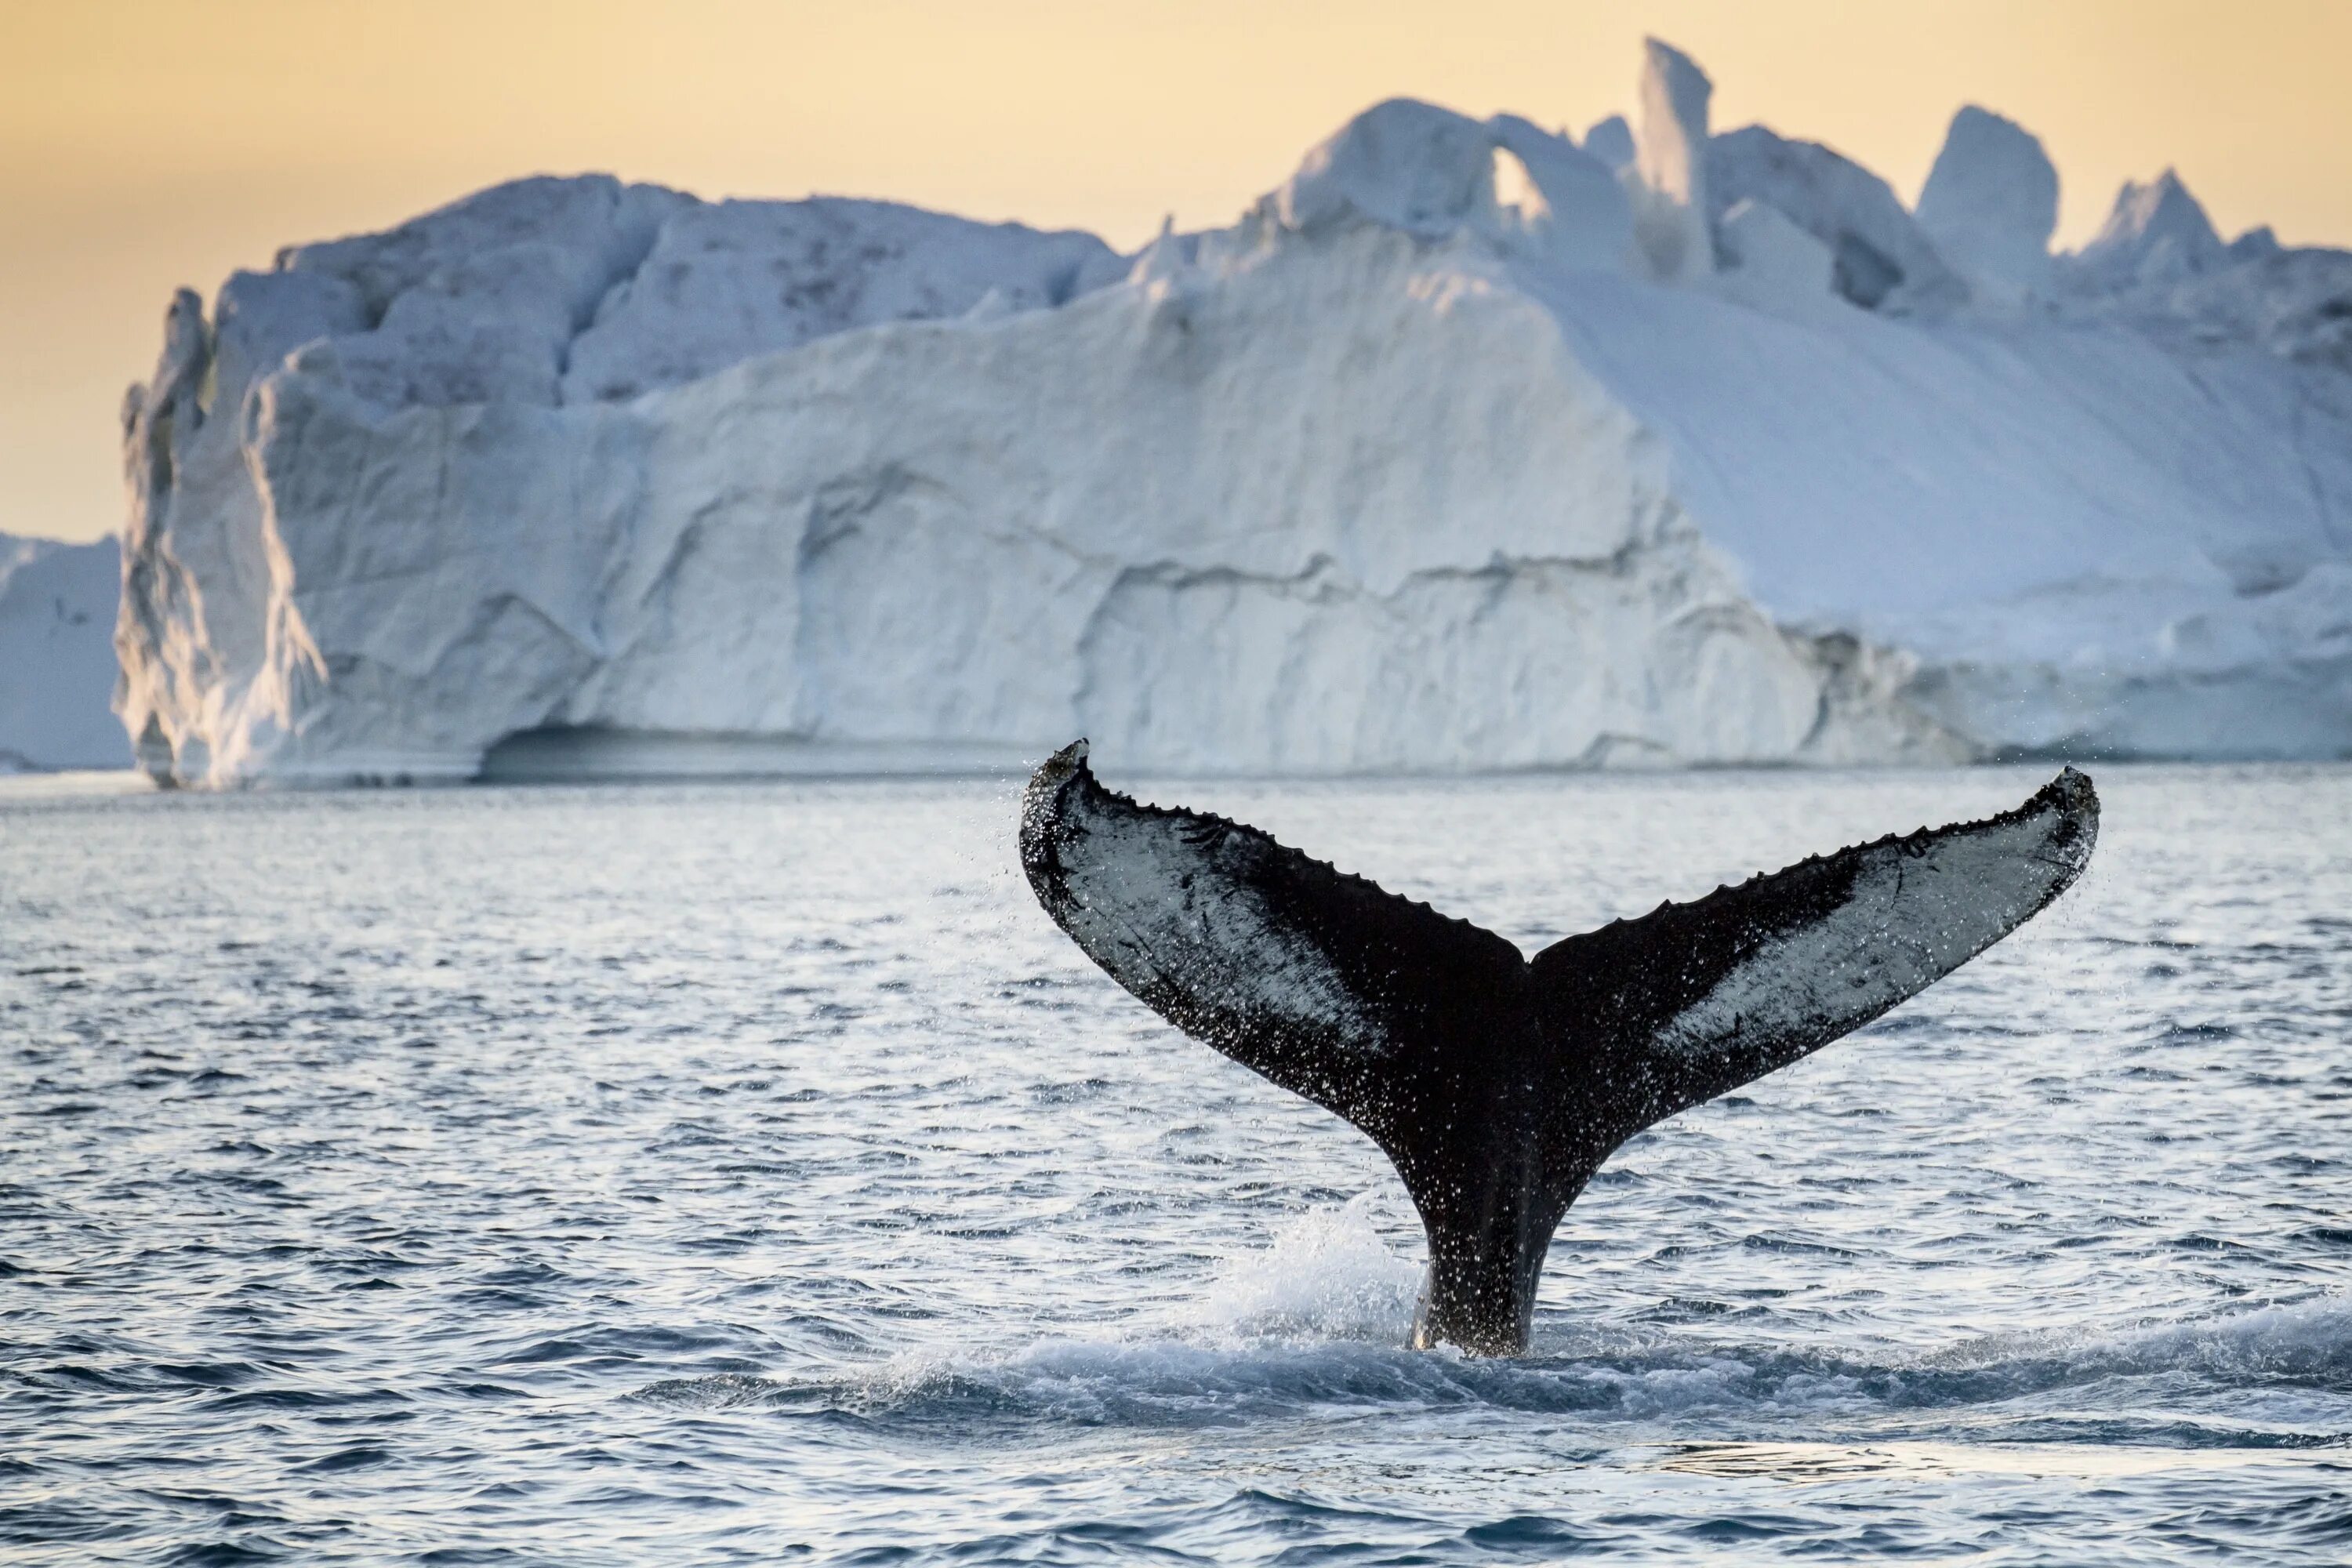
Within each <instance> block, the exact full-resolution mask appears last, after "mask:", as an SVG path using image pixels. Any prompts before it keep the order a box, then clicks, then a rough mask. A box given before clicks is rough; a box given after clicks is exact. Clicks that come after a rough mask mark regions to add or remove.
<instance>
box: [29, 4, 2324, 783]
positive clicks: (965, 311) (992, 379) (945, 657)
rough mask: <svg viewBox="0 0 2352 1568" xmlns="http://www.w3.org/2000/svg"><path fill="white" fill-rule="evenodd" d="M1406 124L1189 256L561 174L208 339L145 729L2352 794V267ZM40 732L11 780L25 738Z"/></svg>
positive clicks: (541, 744)
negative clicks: (2067, 238)
mask: <svg viewBox="0 0 2352 1568" xmlns="http://www.w3.org/2000/svg"><path fill="white" fill-rule="evenodd" d="M1708 89H1709V84H1708V83H1707V81H1706V77H1705V76H1704V74H1703V73H1702V72H1700V70H1699V69H1698V68H1697V67H1696V65H1695V64H1694V63H1692V62H1691V61H1689V60H1688V59H1687V58H1685V57H1683V56H1681V55H1679V54H1678V53H1676V52H1675V51H1674V50H1672V49H1669V48H1667V47H1664V46H1663V45H1656V46H1653V47H1651V48H1650V50H1649V51H1648V53H1647V55H1646V57H1645V66H1644V72H1643V81H1642V83H1641V85H1640V91H1639V93H1638V96H1637V101H1638V103H1639V105H1640V112H1639V113H1638V114H1637V116H1636V121H1637V123H1636V124H1635V125H1634V126H1633V127H1631V128H1628V127H1627V126H1625V125H1624V124H1623V123H1622V122H1618V121H1604V122H1603V123H1602V124H1601V125H1600V126H1596V127H1595V128H1594V129H1593V131H1592V132H1590V133H1589V135H1588V138H1587V143H1586V144H1585V145H1581V146H1580V145H1579V144H1578V143H1577V142H1574V141H1572V140H1571V139H1570V138H1569V137H1567V136H1566V135H1564V134H1554V133H1552V132H1546V131H1543V130H1541V129H1539V128H1538V127H1537V126H1535V125H1533V124H1531V123H1529V122H1528V121H1524V120H1520V119H1517V118H1516V117H1510V116H1504V117H1498V118H1496V119H1495V120H1492V121H1478V120H1473V119H1469V118H1466V117H1465V116H1462V115H1458V114H1454V113H1452V112H1450V111H1448V110H1444V109H1440V108H1436V107H1433V106H1431V105H1427V104H1422V103H1413V102H1408V101H1402V100H1400V101H1394V102H1390V103H1384V104H1381V105H1378V106H1375V107H1374V108H1372V109H1370V110H1367V111H1366V112H1365V113H1363V114H1362V115H1360V116H1359V117H1358V118H1357V119H1355V120H1354V121H1350V122H1349V124H1348V125H1346V126H1344V127H1342V128H1341V129H1340V130H1339V132H1337V133H1336V134H1334V135H1333V136H1332V137H1331V138H1330V139H1329V140H1328V141H1327V142H1324V143H1323V144H1322V145H1320V146H1318V148H1316V149H1314V150H1313V151H1312V152H1310V153H1308V154H1307V158H1306V159H1305V161H1304V162H1303V163H1302V164H1301V165H1300V168H1299V170H1298V172H1297V174H1296V175H1294V176H1293V177H1292V178H1291V179H1290V180H1289V181H1288V182H1286V184H1284V185H1283V186H1282V187H1280V188H1279V189H1278V190H1276V191H1274V192H1272V193H1270V194H1268V195H1266V196H1265V198H1264V199H1263V200H1261V201H1260V202H1259V203H1258V204H1257V205H1255V207H1253V208H1252V209H1251V210H1250V211H1249V212H1248V213H1246V214H1245V215H1244V216H1242V218H1241V219H1240V220H1239V221H1238V222H1237V223H1235V224H1234V226H1231V227H1229V228H1224V229H1218V230H1213V231H1209V232H1205V233H1189V234H1188V233H1179V232H1176V231H1175V230H1173V229H1172V228H1171V229H1170V230H1168V231H1167V232H1165V233H1163V234H1162V235H1161V237H1160V238H1159V239H1157V240H1156V241H1154V242H1153V243H1152V244H1151V245H1150V246H1149V247H1146V248H1145V249H1144V250H1143V251H1142V252H1140V253H1139V254H1138V255H1136V256H1134V257H1120V256H1118V255H1115V254H1114V253H1113V252H1112V251H1111V250H1110V249H1109V247H1106V246H1104V245H1103V244H1102V243H1101V242H1099V241H1098V240H1096V239H1094V238H1093V237H1089V236H1086V235H1081V234H1070V233H1059V234H1054V233H1041V232H1038V231H1035V230H1032V229H1028V228H1024V227H1020V226H1009V225H1008V226H991V225H983V224H978V223H970V222H965V221H963V220H961V219H957V218H952V217H947V216H940V215H937V214H931V213H925V212H919V211H917V210H915V209H912V208H908V207H903V206H897V205H889V204H887V203H880V202H861V201H847V200H839V199H832V198H823V199H817V200H811V201H805V202H729V203H719V204H710V203H704V202H699V201H697V200H695V199H694V198H692V197H690V196H687V195H680V194H678V193H676V192H672V191H667V190H663V189H660V188H657V187H654V186H646V185H627V184H621V183H620V182H618V181H615V180H613V179H610V178H605V177H601V176H592V177H585V178H579V179H561V180H559V179H533V180H524V181H520V182H517V183H514V184H507V185H501V186H498V187H496V188H493V189H491V190H488V191H485V192H482V193H480V194H479V195H475V196H472V197H469V198H467V199H466V200H464V201H461V202H459V203H457V204H456V205H452V206H449V207H446V208H443V209H441V210H439V211H437V212H435V213H431V214H428V215H426V216H423V217H420V218H417V219H415V220H414V221H412V222H410V223H407V224H404V225H403V226H400V227H398V228H395V229H393V230H391V231H389V232H387V233H384V234H380V235H372V236H366V237H358V238H352V239H346V240H340V241H336V242H334V243H331V244H326V245H314V246H306V247H299V248H295V249H290V250H288V251H286V252H284V253H282V254H281V255H280V257H279V258H278V265H277V267H276V268H275V269H274V270H272V271H269V272H266V273H238V274H236V275H235V276H233V277H232V278H230V279H229V280H228V281H227V283H226V284H225V285H224V286H223V287H222V289H221V290H220V292H219V295H218V297H217V298H216V299H215V301H214V304H213V307H212V310H211V311H210V312H209V314H207V313H206V311H205V309H204V307H203V304H202V301H201V300H199V299H198V298H197V297H196V296H195V295H194V294H193V293H188V292H183V293H182V294H181V295H180V297H179V298H178V299H177V300H175V301H174V302H173V307H172V309H171V311H170V314H169V318H168V321H167V324H166V333H165V346H164V351H163V357H162V360H161V362H160V363H159V365H158V367H157V370H156V373H155V375H154V377H153V378H152V380H151V381H150V382H148V383H147V384H144V385H143V386H142V387H139V388H134V389H133V393H132V395H131V400H130V403H129V405H128V406H127V409H126V416H125V430H124V439H125V444H126V458H127V462H128V465H129V469H130V472H131V484H132V491H133V503H132V509H131V516H130V519H129V521H128V522H127V524H126V527H125V531H124V536H123V544H124V550H125V555H124V562H123V574H122V582H123V597H122V602H121V634H120V639H119V640H120V646H121V650H122V656H123V670H122V688H121V696H120V711H121V719H122V721H123V722H124V723H125V724H126V725H127V726H128V727H129V730H130V732H131V736H132V737H133V738H135V740H136V742H137V753H138V757H139V759H140V762H141V763H142V765H143V766H144V767H145V768H146V769H147V770H148V771H149V772H151V773H153V774H154V775H156V776H157V777H158V778H160V779H165V780H171V781H176V782H180V783H185V784H202V785H236V784H331V783H341V782H348V781H360V780H426V779H461V778H469V777H475V776H478V775H480V774H482V773H485V772H486V771H487V772H488V773H493V774H507V773H515V774H524V773H537V774H548V773H557V774H578V775H586V776H596V775H609V774H614V773H688V772H697V771H724V772H737V771H790V770H797V769H809V770H838V769H856V770H860V771H867V770H878V771H892V772H911V771H924V770H932V769H946V768H968V767H976V766H997V765H1010V764H1013V763H1017V762H1020V761H1022V760H1025V759H1031V758H1034V757H1035V756H1038V755H1040V754H1042V753H1043V752H1045V751H1047V750H1048V749H1050V748H1052V747H1055V746H1057V745H1059V744H1060V743H1062V742H1065V741H1066V740H1068V739H1070V738H1071V737H1072V736H1075V735H1078V734H1087V735H1090V736H1091V737H1092V738H1093V739H1094V741H1095V742H1096V744H1097V746H1098V747H1099V748H1100V749H1101V750H1100V754H1102V755H1104V756H1106V757H1113V758H1116V759H1118V763H1119V764H1120V765H1121V766H1122V767H1126V768H1130V769H1154V770H1167V771H1181V772H1253V773H1258V772H1262V773H1294V774H1311V773H1360V772H1374V771H1406V772H1437V773H1444V772H1455V771H1465V770H1476V769H1496V768H1545V767H1582V766H1597V765H1677V764H1693V763H1788V762H1796V763H1901V762H1915V761H1938V760H1960V759H1969V758H1982V757H1989V756H1999V755H2007V754H2020V753H2061V752H2063V753H2067V754H2144V755H2159V756H2181V757H2252V756H2287V757H2312V756H2338V755H2344V754H2347V753H2352V256H2347V255H2346V254H2345V253H2342V252H2336V251H2314V250H2298V249H2285V248H2279V247H2276V246H2275V244H2274V242H2273V243H2272V244H2270V245H2268V246H2264V245H2263V244H2257V243H2253V242H2252V237H2249V239H2248V240H2246V241H2241V242H2240V244H2239V245H2237V246H2225V245H2223V244H2221V241H2220V240H2219V239H2218V238H2217V237H2213V236H2212V233H2211V227H2210V224H2207V223H2206V222H2205V220H2204V215H2203V213H2202V210H2201V208H2197V207H2196V206H2195V204H2194V201H2193V198H2190V197H2189V196H2188V194H2187V192H2186V190H2185V187H2181V186H2180V185H2179V182H2178V181H2177V179H2174V178H2173V177H2172V176H2170V175H2167V176H2166V177H2165V179H2164V180H2161V181H2159V182H2158V183H2157V184H2155V185H2153V186H2149V187H2146V188H2139V187H2133V188H2131V189H2128V190H2127V191H2126V195H2125V197H2124V199H2123V200H2122V201H2121V202H2119V204H2118V206H2117V209H2116V217H2115V219H2114V220H2112V221H2111V222H2110V223H2109V225H2108V226H2107V229H2106V230H2105V232H2103V234H2102V236H2101V237H2100V239H2099V241H2098V242H2097V243H2096V244H2095V245H2094V246H2093V247H2089V248H2088V249H2087V250H2086V251H2085V252H2084V254H2083V255H2082V256H2080V257H2074V258H2069V257H2059V258H2052V257H2050V256H2049V255H2048V253H2047V239H2048V235H2049V232H2050V219H2051V217H2052V216H2053V215H2054V201H2055V175H2054V174H2053V173H2052V172H2051V171H2050V165H2049V162H2048V159H2047V158H2046V157H2045V156H2043V155H2042V153H2041V148H2040V144H2039V142H2035V141H2034V140H2033V138H2032V135H2031V134H2030V133H2029V132H2025V131H2023V130H2022V129H2021V128H2019V127H2017V126H2014V125H2013V124H2011V122H2009V121H2004V120H2000V118H1999V117H1997V116H1993V115H1990V114H1989V113H1986V112H1984V111H1981V110H1963V111H1962V113H1961V115H1960V116H1959V118H1958V119H1957V120H1956V121H1955V122H1954V125H1953V130H1952V142H1951V144H1950V145H1949V146H1948V148H1947V150H1946V153H1945V156H1944V157H1942V158H1940V159H1939V160H1938V161H1937V173H1936V174H1935V176H1934V178H1933V179H1932V180H1931V182H1930V187H1929V190H1928V192H1927V199H1926V200H1924V201H1923V203H1922V207H1921V210H1920V212H1919V213H1917V214H1916V215H1915V214H1913V213H1912V212H1911V211H1909V210H1908V209H1906V207H1905V206H1904V205H1903V203H1902V202H1901V201H1900V199H1899V198H1897V197H1896V196H1895V194H1894V193H1893V192H1892V191H1891V190H1890V189H1889V188H1888V187H1887V186H1886V184H1885V182H1884V181H1882V180H1880V179H1878V178H1877V177H1876V176H1875V175H1873V174H1870V173H1869V172H1868V171H1867V170H1865V169H1863V168H1861V167H1860V166H1859V165H1858V164H1855V163H1852V162H1851V161H1850V160H1847V159H1845V158H1843V156H1841V155H1840V154H1838V153H1835V152H1834V151H1832V150H1831V149H1829V148H1826V147H1822V146H1819V145H1816V144H1813V143H1809V142H1794V141H1790V140H1788V139H1785V138H1782V137H1780V136H1778V135H1776V134H1774V133H1773V132H1769V131H1766V130H1764V129H1762V128H1760V127H1751V128H1748V129H1747V130H1743V131H1735V132H1730V133H1728V134H1725V135H1717V134H1714V133H1713V132H1712V131H1711V128H1710V127H1709V125H1708V124H1707V120H1706V116H1707V112H1708V108H1707V106H1708V101H1709V91H1708ZM0 744H5V741H0Z"/></svg>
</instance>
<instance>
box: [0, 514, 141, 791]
mask: <svg viewBox="0 0 2352 1568" xmlns="http://www.w3.org/2000/svg"><path fill="white" fill-rule="evenodd" d="M121 560H122V557H121V552H120V551H119V550H118V549H117V548H116V547H115V542H114V541H112V540H110V539H103V540H100V541H99V542H97V543H95V544H64V543H60V542H58V541H57V540H54V539H17V538H15V537H13V536H11V535H9V534H5V533H0V773H23V772H27V771H34V770H37V771H43V772H47V771H50V770H54V769H59V768H120V767H125V766H128V765H129V763H130V762H131V748H130V746H129V744H128V743H127V742H125V741H124V739H123V735H122V726H121V724H120V723H118V722H116V721H115V718H114V715H113V714H112V713H111V712H110V711H109V710H108V701H109V700H110V698H111V697H112V696H113V695H114V668H115V666H114V617H115V603H116V600H117V598H118V597H119V592H118V590H119V588H120V585H121V578H122V565H121Z"/></svg>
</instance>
